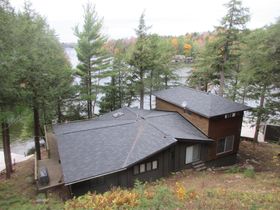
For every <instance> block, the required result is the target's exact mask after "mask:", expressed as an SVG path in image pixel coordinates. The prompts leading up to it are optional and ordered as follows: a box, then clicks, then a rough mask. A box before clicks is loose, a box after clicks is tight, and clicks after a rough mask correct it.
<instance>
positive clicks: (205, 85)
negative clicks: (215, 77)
mask: <svg viewBox="0 0 280 210" xmlns="http://www.w3.org/2000/svg"><path fill="white" fill-rule="evenodd" d="M204 91H205V92H206V93H207V91H208V81H206V82H204Z"/></svg>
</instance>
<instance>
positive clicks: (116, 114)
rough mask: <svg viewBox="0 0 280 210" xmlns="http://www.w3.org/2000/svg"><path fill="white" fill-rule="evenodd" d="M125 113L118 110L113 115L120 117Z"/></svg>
mask: <svg viewBox="0 0 280 210" xmlns="http://www.w3.org/2000/svg"><path fill="white" fill-rule="evenodd" d="M123 115H124V113H123V112H116V113H114V114H113V117H114V118H118V117H120V116H123Z"/></svg>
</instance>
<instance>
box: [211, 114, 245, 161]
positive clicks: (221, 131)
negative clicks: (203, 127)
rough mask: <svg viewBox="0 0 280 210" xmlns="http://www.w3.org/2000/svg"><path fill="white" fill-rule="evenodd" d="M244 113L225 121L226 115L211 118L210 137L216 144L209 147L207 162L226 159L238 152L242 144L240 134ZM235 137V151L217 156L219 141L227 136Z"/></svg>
mask: <svg viewBox="0 0 280 210" xmlns="http://www.w3.org/2000/svg"><path fill="white" fill-rule="evenodd" d="M242 119H243V112H238V114H237V116H236V117H232V118H228V119H225V118H224V115H222V116H219V117H215V118H210V123H209V137H210V138H212V139H214V140H215V143H213V144H211V145H209V148H208V151H209V153H208V158H207V160H213V159H215V158H219V157H224V156H227V155H230V154H234V153H237V152H238V149H239V143H240V133H241V126H242ZM231 135H234V146H233V151H231V152H228V153H224V154H220V155H217V154H216V153H217V141H218V140H219V139H222V138H225V137H226V136H231Z"/></svg>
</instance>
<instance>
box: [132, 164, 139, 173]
mask: <svg viewBox="0 0 280 210" xmlns="http://www.w3.org/2000/svg"><path fill="white" fill-rule="evenodd" d="M136 168H137V173H135V169H136ZM138 174H140V167H139V165H135V166H133V175H138Z"/></svg>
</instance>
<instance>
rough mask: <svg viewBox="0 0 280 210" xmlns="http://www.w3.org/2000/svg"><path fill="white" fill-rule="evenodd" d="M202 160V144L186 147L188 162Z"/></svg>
mask: <svg viewBox="0 0 280 210" xmlns="http://www.w3.org/2000/svg"><path fill="white" fill-rule="evenodd" d="M198 160H200V144H195V145H192V146H189V147H187V148H186V164H189V163H192V162H195V161H198Z"/></svg>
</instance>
